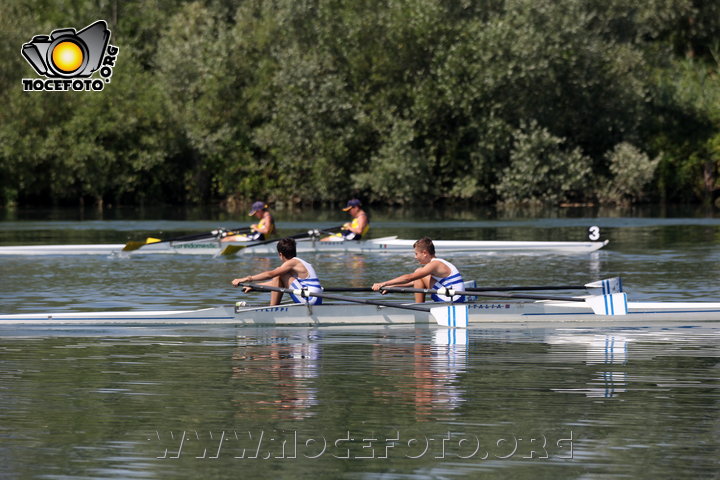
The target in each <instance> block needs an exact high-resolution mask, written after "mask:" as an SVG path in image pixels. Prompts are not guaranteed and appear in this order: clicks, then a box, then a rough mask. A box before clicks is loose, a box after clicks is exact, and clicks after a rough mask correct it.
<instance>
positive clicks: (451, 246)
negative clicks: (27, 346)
mask: <svg viewBox="0 0 720 480" xmlns="http://www.w3.org/2000/svg"><path fill="white" fill-rule="evenodd" d="M414 242H415V240H403V239H399V238H397V237H384V238H376V239H372V240H361V241H341V242H320V241H318V240H316V239H314V238H313V239H298V241H297V251H298V254H306V253H360V254H366V253H396V252H402V253H407V252H409V251H411V250H412V245H413V243H414ZM433 243H434V244H435V250H436V252H437V254H438V255H444V254H448V253H470V254H472V253H501V254H533V253H555V254H569V255H573V254H584V253H590V252H594V251H596V250H599V249H600V248H602V247H604V246H605V245H607V243H608V241H607V240H604V241H594V242H593V241H587V242H524V241H484V240H434V241H433ZM276 244H277V241H273V242H270V243H259V244H254V243H250V242H223V241H221V240H218V239H215V238H207V239H201V240H193V241H175V242H172V241H168V242H157V243H148V244H146V245H143V246H142V247H140V248H137V249H135V250H132V251H124V250H123V249H124V248H125V247H126V246H125V245H123V244H106V245H28V246H11V247H0V255H29V256H34V255H105V256H110V255H153V254H155V255H160V254H163V255H175V254H181V255H215V256H216V255H233V254H237V255H252V254H254V255H270V256H274V255H276V254H277V250H276Z"/></svg>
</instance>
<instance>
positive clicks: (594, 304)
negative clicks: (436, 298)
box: [381, 287, 627, 315]
mask: <svg viewBox="0 0 720 480" xmlns="http://www.w3.org/2000/svg"><path fill="white" fill-rule="evenodd" d="M381 290H383V291H385V292H397V293H426V294H439V295H444V296H447V297H454V296H459V295H463V294H465V293H467V291H464V292H463V291H460V290H454V289H452V288H442V289H438V290H435V289H431V288H407V287H383V288H382V289H381ZM471 293H472V294H473V295H475V296H478V297H488V298H518V299H524V300H556V301H561V302H584V303H587V304H588V305H589V306H590V307H591V308H592V310H593V312H595V313H596V314H597V315H625V314H627V295H626V294H625V293H610V294H605V295H590V296H585V297H569V296H561V295H537V294H530V293H507V292H497V291H492V292H484V293H483V292H475V291H473V292H471Z"/></svg>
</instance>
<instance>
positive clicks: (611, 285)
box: [585, 277, 623, 295]
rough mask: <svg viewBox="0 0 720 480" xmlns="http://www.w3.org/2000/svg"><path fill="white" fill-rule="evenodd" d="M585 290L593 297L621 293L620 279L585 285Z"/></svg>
mask: <svg viewBox="0 0 720 480" xmlns="http://www.w3.org/2000/svg"><path fill="white" fill-rule="evenodd" d="M585 288H586V289H588V291H589V292H590V293H592V294H593V295H612V294H613V293H622V291H623V286H622V279H621V278H620V277H612V278H606V279H605V280H598V281H597V282H592V283H586V284H585Z"/></svg>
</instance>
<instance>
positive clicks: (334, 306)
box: [0, 300, 720, 326]
mask: <svg viewBox="0 0 720 480" xmlns="http://www.w3.org/2000/svg"><path fill="white" fill-rule="evenodd" d="M385 303H386V305H367V304H360V303H325V304H322V305H315V306H311V307H309V306H306V305H302V304H283V305H279V306H275V307H268V306H245V305H242V303H241V304H240V305H238V306H233V305H226V306H220V307H214V308H206V309H201V310H167V311H126V312H76V313H68V312H57V313H30V314H16V315H0V325H45V326H49V325H118V326H138V325H145V326H150V325H237V326H243V325H294V326H325V325H328V326H329V325H406V324H425V325H430V324H436V323H438V319H437V318H435V313H434V312H430V311H428V310H429V309H430V307H431V306H433V304H401V303H397V304H392V303H390V302H385ZM435 305H438V304H435ZM439 305H444V304H439ZM408 307H410V308H412V307H419V308H420V309H419V310H409V309H408ZM467 307H468V321H469V324H470V325H482V324H492V323H515V324H533V323H548V322H550V323H575V322H594V323H606V322H607V323H613V324H616V325H617V324H623V323H628V324H637V323H652V322H717V321H720V302H677V303H675V302H668V303H666V302H628V303H627V314H624V315H604V314H597V313H595V312H594V311H593V308H592V306H590V305H589V304H588V303H585V302H566V301H547V300H543V301H533V302H528V301H516V300H509V301H490V302H478V303H470V304H467ZM422 308H426V309H427V310H425V311H422ZM441 308H443V307H441Z"/></svg>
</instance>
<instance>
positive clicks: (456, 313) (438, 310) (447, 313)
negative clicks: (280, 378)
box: [242, 283, 468, 328]
mask: <svg viewBox="0 0 720 480" xmlns="http://www.w3.org/2000/svg"><path fill="white" fill-rule="evenodd" d="M242 286H243V287H250V288H252V289H254V290H267V291H271V292H283V293H292V294H294V295H296V296H299V297H305V298H307V297H319V298H327V299H328V300H339V301H344V302H353V303H361V304H365V305H376V306H378V307H387V308H398V309H401V310H415V311H419V312H425V313H427V314H428V315H429V317H430V318H432V319H434V320H435V322H436V323H437V324H438V325H440V326H442V327H453V328H456V327H457V328H466V327H467V326H468V306H467V305H465V304H449V305H448V304H444V305H443V306H439V307H431V306H425V305H422V306H421V305H400V304H397V303H390V302H379V301H377V300H367V299H365V298H353V297H344V296H341V295H332V294H330V295H329V294H327V293H320V292H311V291H309V290H307V289H297V290H293V289H290V288H280V287H271V286H269V285H257V284H253V283H243V284H242Z"/></svg>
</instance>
